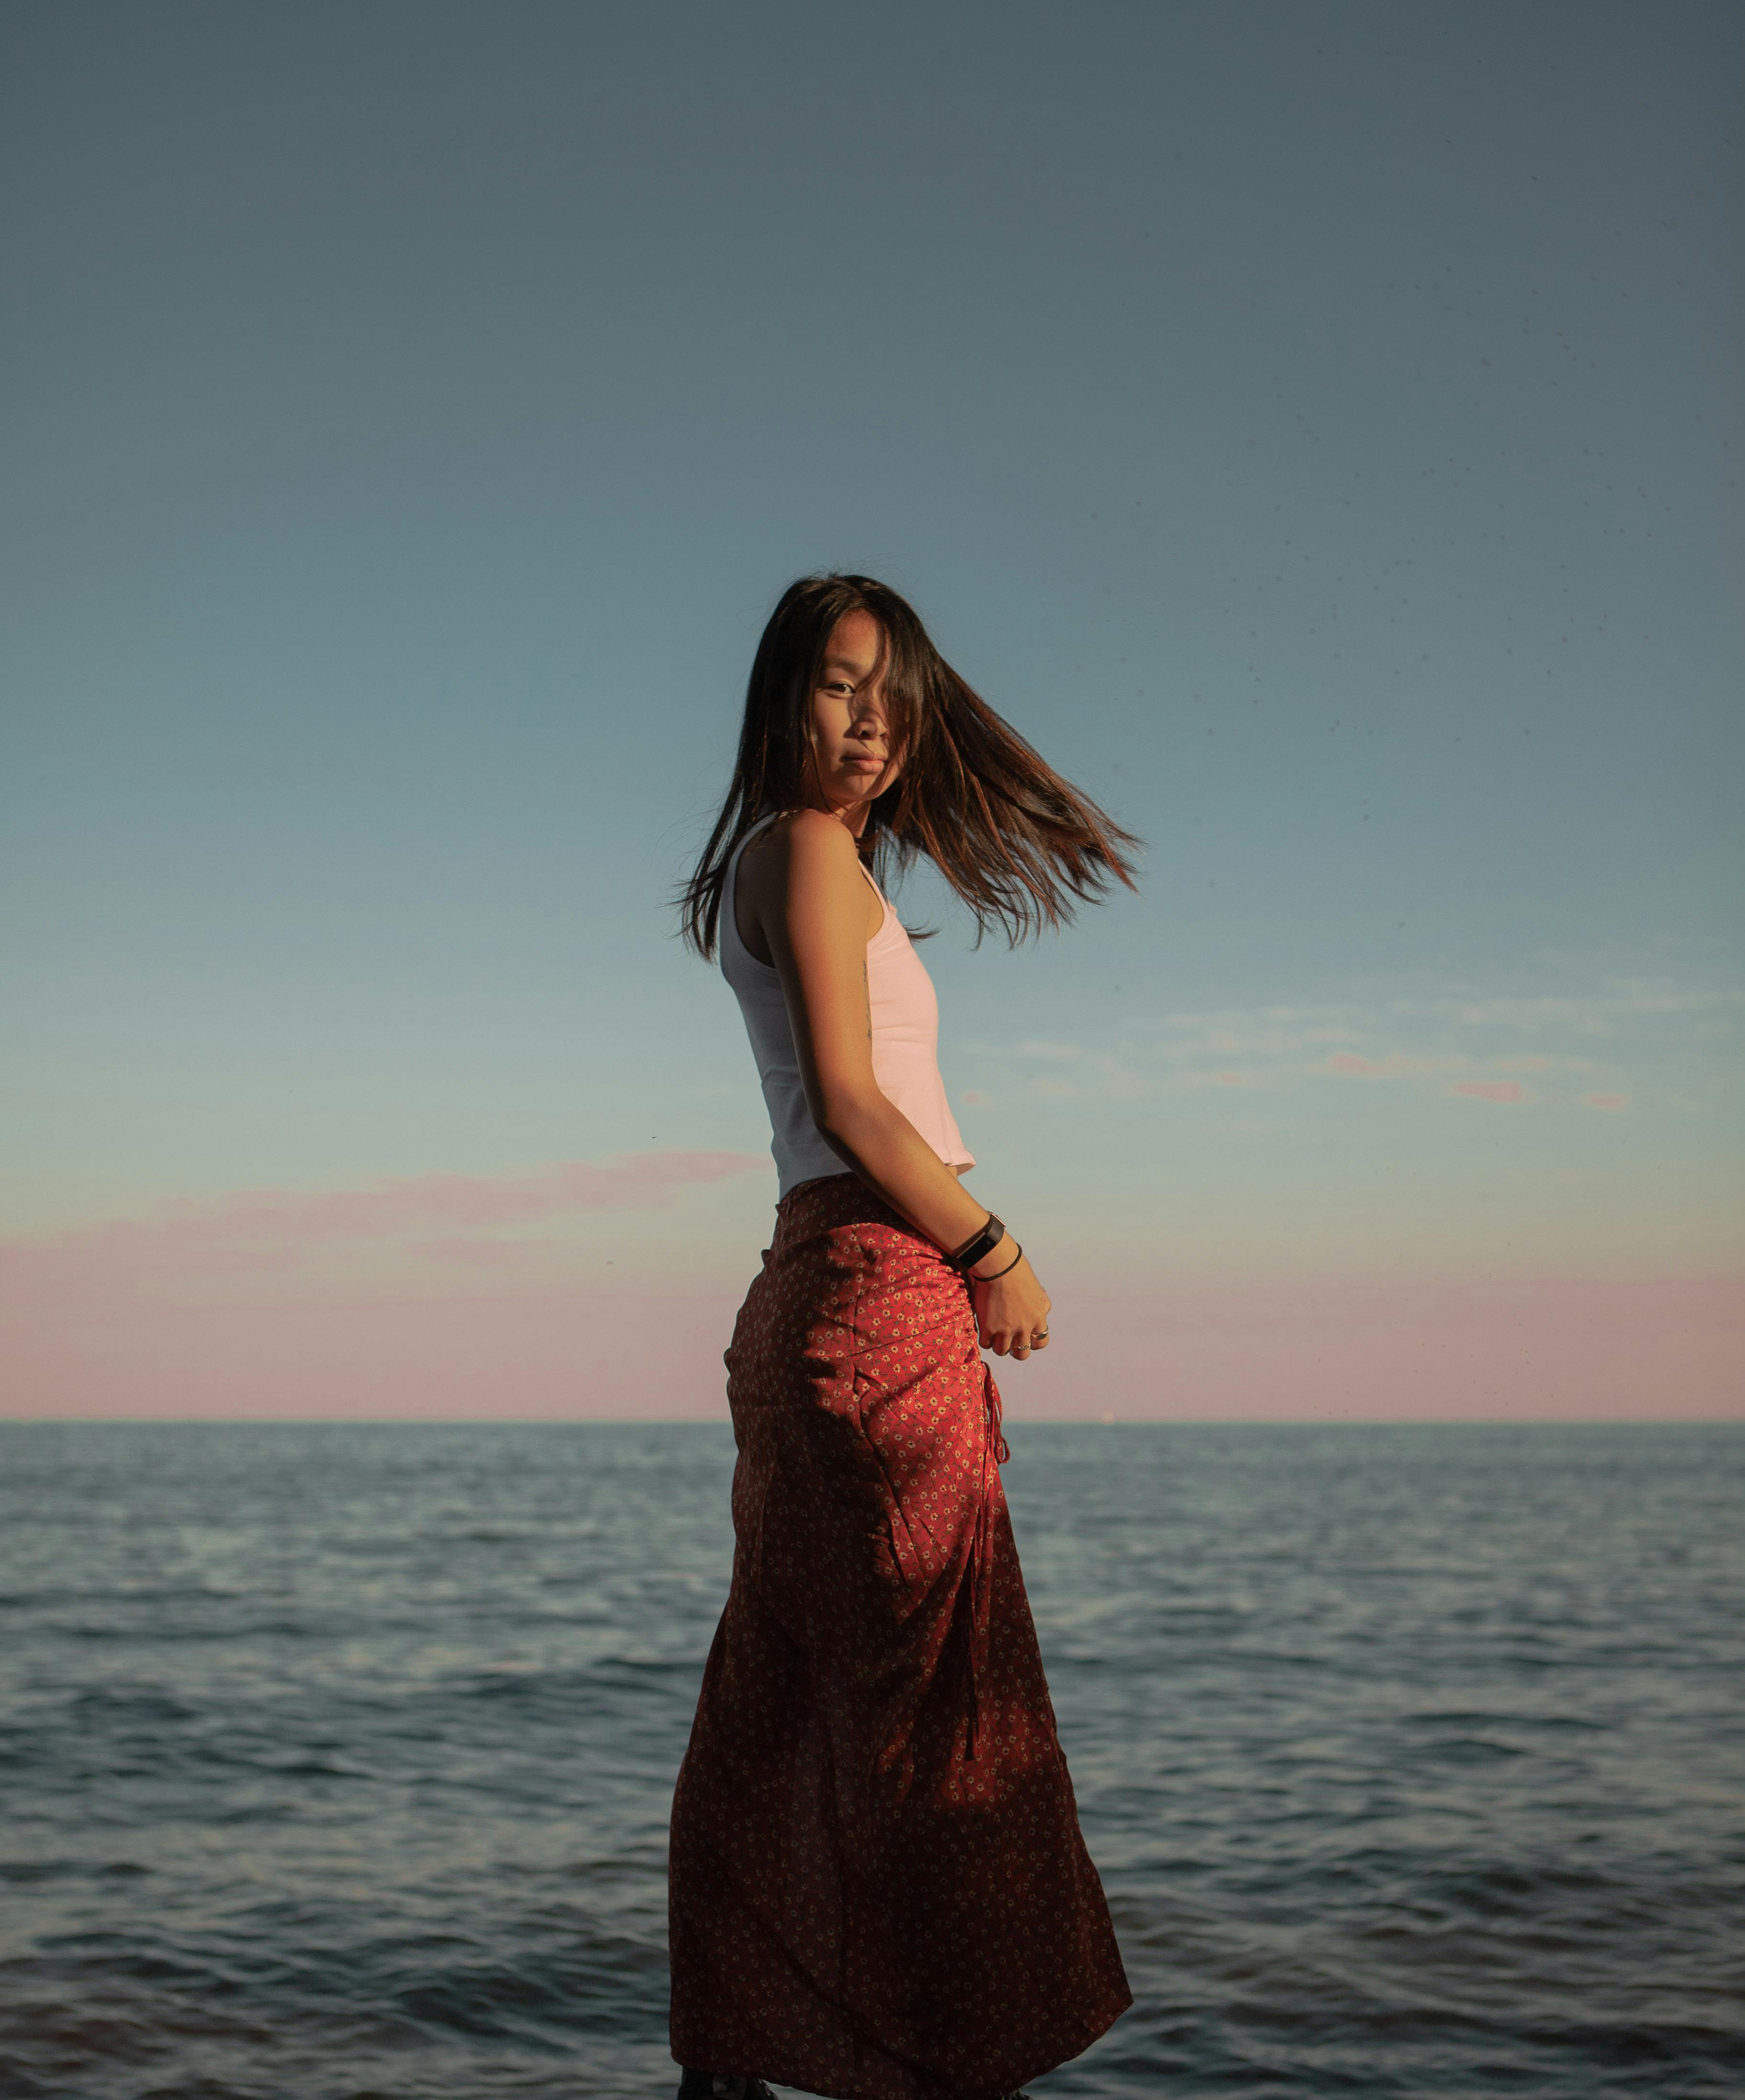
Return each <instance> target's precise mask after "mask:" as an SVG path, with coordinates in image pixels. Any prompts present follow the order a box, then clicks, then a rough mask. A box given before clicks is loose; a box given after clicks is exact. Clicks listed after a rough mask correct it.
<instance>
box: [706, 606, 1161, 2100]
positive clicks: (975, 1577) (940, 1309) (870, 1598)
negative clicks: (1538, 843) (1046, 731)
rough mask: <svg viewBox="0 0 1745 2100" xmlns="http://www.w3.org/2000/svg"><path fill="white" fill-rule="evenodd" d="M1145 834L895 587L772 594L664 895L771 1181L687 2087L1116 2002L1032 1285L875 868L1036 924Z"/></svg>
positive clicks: (963, 2073)
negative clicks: (709, 964)
mask: <svg viewBox="0 0 1745 2100" xmlns="http://www.w3.org/2000/svg"><path fill="white" fill-rule="evenodd" d="M1137 844H1138V841H1137V840H1135V839H1134V838H1133V836H1131V835H1130V834H1129V833H1128V832H1124V831H1123V830H1121V829H1120V827H1119V826H1117V825H1116V824H1115V823H1111V820H1110V819H1109V818H1107V816H1105V815H1104V814H1103V813H1102V811H1101V810H1098V808H1097V807H1096V805H1094V804H1093V803H1092V802H1090V801H1087V800H1086V798H1085V796H1082V795H1080V794H1079V793H1078V792H1076V790H1075V789H1074V788H1072V787H1070V786H1069V785H1068V784H1067V782H1065V781H1064V780H1062V779H1061V778H1060V777H1059V775H1058V774H1055V773H1054V772H1052V771H1051V770H1049V767H1048V766H1047V765H1045V764H1044V763H1043V761H1042V760H1041V759H1040V757H1038V756H1037V755H1036V752H1034V751H1033V750H1032V749H1031V748H1030V746H1029V745H1028V744H1027V743H1025V742H1024V741H1023V739H1022V738H1021V737H1019V736H1018V735H1016V734H1015V732H1014V731H1013V730H1011V729H1009V728H1008V727H1007V726H1006V725H1005V723H1004V722H1003V721H1001V719H1000V717H998V716H997V715H996V714H995V713H994V712H992V709H991V708H988V707H987V706H986V705H985V704H984V703H983V702H982V701H981V700H979V699H978V698H977V697H976V695H974V693H972V692H971V691H970V689H969V687H968V686H965V683H964V682H963V681H962V680H961V678H960V677H957V675H956V673H955V672H953V671H952V669H951V668H950V667H949V666H948V664H946V663H945V662H944V661H943V659H942V658H941V657H940V655H939V652H938V651H936V650H935V649H934V646H933V645H932V643H931V642H930V641H929V639H928V637H927V635H926V631H925V629H923V628H922V626H921V622H920V621H919V620H917V618H916V616H915V614H914V613H913V611H912V610H911V609H910V607H908V605H907V604H906V603H905V602H903V599H902V598H899V597H898V596H897V594H896V593H895V592H894V591H891V590H889V589H886V587H885V586H884V585H881V584H877V583H875V582H873V581H872V579H871V578H869V577H866V576H824V577H811V578H807V579H805V580H802V581H801V582H799V583H797V584H795V585H793V587H792V589H789V591H788V592H787V593H786V594H785V595H784V598H782V601H781V602H780V605H779V606H777V607H776V609H775V613H774V615H772V616H771V620H770V623H769V625H768V627H767V628H766V629H765V631H764V635H763V639H762V642H761V643H760V644H759V646H758V655H757V660H756V661H755V663H754V664H753V667H752V673H751V683H750V687H749V692H748V695H747V699H746V707H745V721H744V730H743V732H742V734H741V736H740V749H739V760H738V764H737V766H736V770H735V772H734V776H733V782H732V785H731V788H730V789H729V791H728V794H727V802H726V805H725V806H724V807H723V809H722V814H721V816H720V818H719V820H718V822H717V823H716V825H715V828H714V831H713V833H712V835H711V836H710V838H709V845H708V846H707V848H706V849H705V852H704V854H703V858H702V860H701V862H700V864H699V866H698V868H697V871H696V875H695V876H693V877H692V879H691V882H690V883H689V884H688V885H687V888H686V890H685V893H684V898H683V905H684V928H685V933H686V935H687V938H688V939H689V941H690V942H691V944H692V945H693V946H695V947H696V949H697V950H698V951H699V952H700V954H701V955H704V956H705V958H709V957H712V956H713V955H714V954H715V952H716V951H717V949H719V952H720V956H721V962H722V969H723V971H724V972H725V973H726V975H727V980H728V982H729V983H730V984H731V986H733V989H734V990H735V991H736V993H737V995H738V996H739V1000H740V1006H741V1008H742V1009H743V1011H744V1018H745V1022H746V1026H747V1028H748V1030H749V1033H750V1035H751V1041H752V1047H753V1051H754V1052H755V1054H756V1057H757V1061H758V1072H759V1074H760V1075H761V1077H762V1083H763V1092H764V1098H765V1101H766V1103H767V1104H768V1106H769V1111H770V1118H771V1124H772V1126H773V1127H774V1132H775V1136H774V1142H773V1145H772V1149H773V1151H774V1153H775V1162H776V1166H777V1167H778V1169H779V1171H780V1193H779V1200H778V1202H777V1206H776V1220H775V1235H774V1239H773V1243H772V1245H771V1247H770V1248H769V1250H768V1251H766V1254H765V1255H764V1257H763V1269H762V1274H761V1275H759V1276H758V1278H757V1280H756V1282H754V1283H753V1285H752V1287H751V1290H750V1293H749V1295H748V1296H747V1298H746V1300H745V1304H744V1307H743V1308H742V1309H741V1311H740V1316H739V1319H738V1321H737V1324H736V1326H735V1329H734V1333H733V1341H732V1346H731V1348H729V1349H728V1351H727V1371H728V1379H727V1397H728V1401H729V1404H730V1405H731V1410H732V1414H733V1427H734V1435H735V1437H736V1441H737V1443H738V1446H739V1461H738V1465H737V1467H736V1471H735V1474H734V1483H733V1523H734V1531H735V1534H736V1546H735V1551H734V1561H733V1582H732V1588H731V1593H730V1595H729V1596H728V1599H727V1608H726V1610H725V1612H723V1614H722V1621H721V1626H720V1628H719V1630H718V1632H717V1634H716V1636H715V1640H714V1645H713V1648H712V1649H711V1651H710V1654H709V1664H708V1668H707V1670H706V1671H705V1675H704V1680H703V1691H702V1696H701V1698H700V1701H699V1703H698V1706H697V1713H696V1723H695V1724H694V1726H693V1727H692V1730H691V1744H690V1748H689V1749H688V1750H687V1753H686V1756H685V1761H684V1764H683V1768H682V1770H681V1771H680V1773H679V1776H678V1789H677V1792H676V1794H675V1797H674V1804H673V1829H672V1852H671V1868H670V1910H671V1943H672V1968H673V2005H672V2042H673V2054H674V2058H675V2059H676V2060H677V2061H678V2063H679V2064H680V2066H681V2067H682V2068H683V2079H682V2082H681V2085H680V2088H679V2092H680V2096H681V2100H705V2096H706V2097H707V2100H718V2096H721V2097H722V2100H762V2096H765V2095H766V2094H767V2093H768V2088H767V2086H766V2085H764V2084H763V2082H762V2081H763V2080H766V2079H769V2080H775V2081H777V2082H778V2083H780V2084H781V2085H789V2086H797V2087H798V2088H799V2089H801V2090H802V2091H803V2092H808V2093H818V2094H824V2095H829V2096H833V2100H1003V2096H1006V2095H1009V2094H1013V2093H1015V2090H1016V2089H1017V2088H1018V2086H1020V2085H1022V2084H1023V2080H1025V2079H1026V2078H1029V2077H1033V2076H1036V2075H1038V2074H1039V2073H1040V2072H1042V2071H1046V2070H1049V2069H1050V2068H1051V2067H1054V2065H1056V2064H1058V2063H1064V2062H1066V2061H1067V2058H1071V2057H1073V2056H1076V2055H1077V2054H1079V2052H1080V2050H1081V2049H1085V2047H1086V2046H1087V2045H1089V2043H1091V2042H1092V2041H1093V2040H1095V2039H1096V2037H1097V2036H1098V2035H1100V2034H1101V2033H1102V2032H1103V2030H1104V2029H1105V2028H1106V2027H1108V2026H1109V2025H1110V2023H1111V2022H1112V2021H1113V2020H1115V2018H1117V2017H1118V2016H1119V2015H1120V2013H1121V2012H1122V2011H1123V2010H1124V2009H1125V2008H1126V2007H1127V2006H1128V2005H1129V2004H1130V2003H1131V2002H1132V1998H1131V1994H1130V1993H1129V1991H1128V1988H1127V1979H1126V1977H1125V1975H1124V1973H1123V1971H1122V1968H1121V1962H1120V1955H1119V1954H1118V1952H1116V1949H1115V1937H1114V1934H1113V1931H1112V1930H1111V1926H1110V1923H1109V1914H1108V1908H1107V1904H1106V1903H1105V1901H1104V1899H1103V1894H1102V1886H1101V1885H1100V1883H1099V1882H1098V1879H1097V1874H1096V1870H1095V1868H1093V1866H1092V1864H1091V1863H1090V1860H1089V1855H1088V1854H1087V1853H1086V1851H1085V1846H1084V1841H1083V1840H1082V1838H1080V1834H1079V1827H1078V1818H1077V1813H1076V1809H1075V1807H1074V1803H1073V1797H1072V1789H1071V1782H1070V1781H1069V1780H1068V1778H1067V1768H1066V1765H1065V1763H1064V1762H1063V1760H1062V1756H1061V1752H1060V1746H1059V1744H1058V1741H1057V1740H1056V1737H1055V1732H1054V1710H1053V1709H1052V1707H1051V1706H1050V1705H1049V1695H1048V1687H1047V1684H1046V1683H1045V1680H1044V1678H1043V1674H1042V1665H1041V1659H1040V1655H1039V1654H1038V1652H1037V1648H1036V1632H1035V1629H1034V1627H1033V1626H1032V1622H1031V1617H1030V1608H1029V1604H1028V1603H1027V1599H1026V1598H1025V1595H1024V1586H1023V1577H1022V1576H1021V1575H1020V1573H1019V1571H1018V1557H1017V1555H1016V1552H1015V1551H1014V1547H1013V1543H1012V1533H1011V1527H1010V1524H1009V1521H1008V1518H1007V1515H1006V1507H1005V1497H1004V1494H1003V1493H1002V1491H1001V1483H1000V1472H999V1464H1000V1461H1001V1459H1003V1458H1005V1456H1006V1450H1005V1444H1004V1442H1003V1441H1002V1440H1001V1435H1000V1399H999V1394H998V1392H997V1391H996V1387H995V1385H994V1382H993V1379H992V1375H991V1374H990V1373H989V1371H988V1370H987V1366H986V1365H984V1364H983V1361H982V1358H981V1355H980V1348H988V1349H991V1350H992V1351H993V1352H994V1353H995V1354H996V1356H1010V1357H1012V1358H1013V1359H1014V1361H1018V1362H1020V1363H1021V1362H1023V1361H1024V1360H1025V1359H1026V1358H1027V1357H1028V1356H1029V1355H1030V1354H1031V1352H1032V1351H1033V1350H1036V1349H1041V1348H1046V1347H1047V1346H1048V1341H1049V1328H1048V1321H1049V1299H1048V1294H1047V1293H1046V1291H1045V1290H1044V1289H1043V1288H1042V1286H1041V1284H1040V1282H1038V1280H1037V1278H1036V1273H1035V1271H1034V1270H1033V1269H1032V1268H1031V1265H1030V1264H1029V1263H1028V1262H1027V1260H1025V1258H1024V1255H1023V1249H1022V1247H1021V1246H1019V1245H1018V1242H1016V1241H1015V1240H1014V1238H1013V1237H1012V1236H1011V1235H1010V1233H1008V1232H1007V1231H1006V1229H1005V1226H1004V1224H1002V1223H1001V1221H1000V1220H999V1219H997V1218H996V1217H995V1216H993V1215H992V1213H991V1212H990V1211H988V1210H987V1207H986V1206H985V1205H984V1204H982V1203H979V1202H977V1201H976V1200H975V1198H974V1197H973V1196H971V1195H970V1193H969V1191H968V1190H967V1189H965V1188H964V1187H962V1186H961V1183H960V1180H959V1176H961V1174H962V1173H963V1172H964V1171H965V1170H966V1169H967V1168H969V1167H971V1166H973V1165H974V1161H973V1160H972V1158H970V1154H969V1153H968V1152H967V1151H966V1150H965V1147H964V1144H963V1140H962V1139H961V1137H960V1136H959V1135H958V1132H957V1126H956V1123H954V1122H953V1121H952V1113H951V1110H950V1107H949V1105H948V1103H947V1101H946V1098H945V1090H944V1088H943V1085H942V1084H941V1083H940V1079H939V1065H938V1062H937V1060H936V1056H935V1047H934V1046H935V1041H936V1038H937V1035H938V1026H939V1015H938V1008H937V1005H936V1004H935V1002H934V995H933V986H932V985H931V983H930V981H929V979H928V977H927V973H926V970H925V969H924V968H923V967H922V965H921V960H920V958H919V956H917V955H916V953H915V951H914V949H913V948H912V946H911V945H910V942H909V937H908V934H907V933H905V932H904V930H903V927H902V925H901V924H900V923H899V921H898V920H897V918H896V916H895V913H894V912H893V911H891V908H890V906H889V904H887V903H886V902H885V898H884V895H883V893H882V891H881V889H880V887H879V885H878V883H877V880H876V879H875V876H874V873H873V870H874V869H875V868H883V869H887V870H888V867H889V866H890V864H891V863H893V862H895V864H896V866H897V867H902V866H903V865H906V864H908V862H912V860H913V859H914V858H916V857H917V855H919V854H926V855H927V856H928V857H929V858H931V859H932V861H933V862H934V865H935V866H936V867H938V868H939V871H940V872H941V873H942V874H943V876H944V877H945V879H946V880H947V881H948V882H949V883H950V884H951V885H952V888H953V889H955V890H956V893H957V894H958V895H959V896H960V897H961V898H962V899H963V900H964V902H965V904H967V905H968V906H969V907H970V911H972V912H973V913H974V915H975V917H976V920H977V924H978V926H979V928H981V929H983V930H985V929H987V927H988V926H989V925H992V924H997V925H1001V926H1002V927H1004V929H1005V931H1006V932H1007V933H1008V935H1009V937H1010V938H1011V939H1012V940H1013V941H1014V942H1016V941H1017V940H1018V939H1019V938H1021V937H1023V935H1025V934H1026V933H1029V932H1031V931H1032V930H1036V929H1040V927H1041V926H1043V925H1044V924H1047V925H1051V926H1053V925H1058V924H1060V923H1061V922H1062V920H1064V919H1066V918H1068V917H1070V916H1071V911H1072V906H1073V902H1074V900H1080V901H1085V900H1089V899H1091V898H1095V897H1098V896H1099V895H1100V894H1101V893H1102V891H1103V890H1104V889H1106V888H1107V884H1108V881H1109V880H1110V878H1111V876H1112V877H1115V878H1117V879H1119V880H1121V881H1123V882H1125V883H1127V884H1128V885H1129V887H1131V871H1130V866H1129V859H1128V858H1127V855H1128V854H1129V852H1130V850H1131V849H1133V847H1134V846H1136V845H1137Z"/></svg>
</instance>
